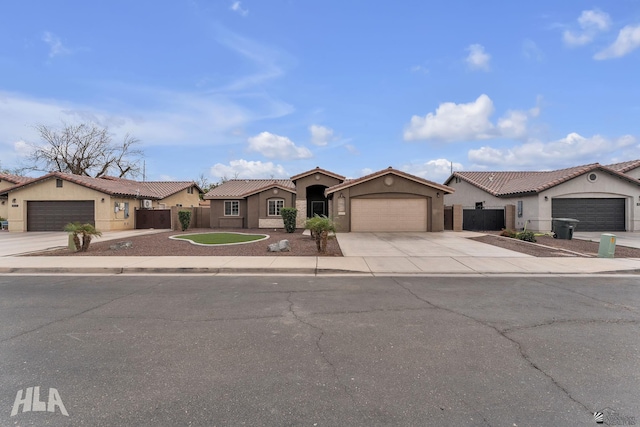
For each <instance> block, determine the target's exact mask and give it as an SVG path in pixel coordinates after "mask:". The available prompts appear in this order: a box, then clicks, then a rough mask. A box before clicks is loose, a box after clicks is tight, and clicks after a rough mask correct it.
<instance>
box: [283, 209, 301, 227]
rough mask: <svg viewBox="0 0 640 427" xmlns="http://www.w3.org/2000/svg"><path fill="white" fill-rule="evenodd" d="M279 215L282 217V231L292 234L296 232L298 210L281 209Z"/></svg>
mask: <svg viewBox="0 0 640 427" xmlns="http://www.w3.org/2000/svg"><path fill="white" fill-rule="evenodd" d="M280 215H282V222H284V229H285V230H286V231H287V233H294V232H295V231H296V217H297V216H298V210H297V209H296V208H282V209H280Z"/></svg>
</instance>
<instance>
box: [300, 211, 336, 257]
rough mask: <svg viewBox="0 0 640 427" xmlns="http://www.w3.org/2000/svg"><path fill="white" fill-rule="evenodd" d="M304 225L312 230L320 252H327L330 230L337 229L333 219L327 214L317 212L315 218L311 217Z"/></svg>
mask: <svg viewBox="0 0 640 427" xmlns="http://www.w3.org/2000/svg"><path fill="white" fill-rule="evenodd" d="M304 226H305V228H307V229H309V230H311V235H312V236H313V238H314V239H315V241H316V247H317V248H318V252H320V253H325V252H326V251H327V240H328V239H329V232H334V233H335V231H336V225H335V224H334V223H333V221H332V220H331V219H330V218H328V217H326V216H325V215H322V216H319V215H318V214H316V215H314V217H313V218H309V219H308V220H307V222H306V223H305V225H304Z"/></svg>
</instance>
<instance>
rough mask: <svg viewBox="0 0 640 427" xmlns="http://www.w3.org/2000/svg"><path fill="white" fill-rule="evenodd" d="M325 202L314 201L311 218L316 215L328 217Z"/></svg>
mask: <svg viewBox="0 0 640 427" xmlns="http://www.w3.org/2000/svg"><path fill="white" fill-rule="evenodd" d="M324 207H325V202H323V201H312V202H311V216H315V215H327V211H326V210H325V208H324Z"/></svg>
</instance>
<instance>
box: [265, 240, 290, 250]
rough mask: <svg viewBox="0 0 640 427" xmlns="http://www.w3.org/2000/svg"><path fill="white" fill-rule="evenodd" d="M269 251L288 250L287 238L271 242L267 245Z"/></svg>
mask: <svg viewBox="0 0 640 427" xmlns="http://www.w3.org/2000/svg"><path fill="white" fill-rule="evenodd" d="M267 250H268V251H269V252H290V251H291V244H290V243H289V241H288V240H280V241H279V242H278V243H272V244H270V245H269V247H268V249H267Z"/></svg>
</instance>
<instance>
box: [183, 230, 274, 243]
mask: <svg viewBox="0 0 640 427" xmlns="http://www.w3.org/2000/svg"><path fill="white" fill-rule="evenodd" d="M171 238H172V239H182V240H189V241H191V242H193V243H196V244H199V245H232V244H238V243H249V242H255V241H257V240H264V239H267V238H269V236H267V235H265V234H241V233H202V234H185V235H182V236H171Z"/></svg>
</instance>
